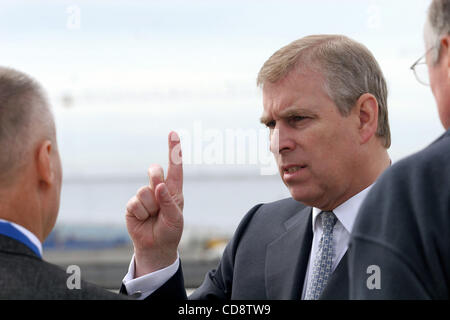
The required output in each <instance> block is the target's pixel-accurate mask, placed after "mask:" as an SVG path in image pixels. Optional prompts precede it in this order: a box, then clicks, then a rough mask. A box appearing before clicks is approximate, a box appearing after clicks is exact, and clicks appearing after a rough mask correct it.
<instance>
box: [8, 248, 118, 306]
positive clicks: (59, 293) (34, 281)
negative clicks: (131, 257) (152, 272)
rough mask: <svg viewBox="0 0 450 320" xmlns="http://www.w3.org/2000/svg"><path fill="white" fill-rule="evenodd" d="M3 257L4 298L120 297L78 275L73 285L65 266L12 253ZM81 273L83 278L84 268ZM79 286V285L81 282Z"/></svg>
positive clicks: (65, 298) (81, 298)
mask: <svg viewBox="0 0 450 320" xmlns="http://www.w3.org/2000/svg"><path fill="white" fill-rule="evenodd" d="M5 259H7V260H4V261H3V259H2V266H1V268H0V270H1V276H0V282H1V283H2V292H1V293H0V299H26V300H29V299H39V300H67V299H79V300H87V299H104V300H106V299H120V298H121V297H120V296H119V295H117V294H114V293H112V292H109V291H107V290H105V289H103V288H101V287H98V286H96V285H94V284H91V283H88V282H85V281H83V280H81V279H80V281H79V282H77V280H76V279H75V278H74V280H73V281H74V284H75V286H72V285H70V283H71V278H70V277H71V276H72V274H71V273H67V272H65V270H63V269H62V268H61V267H59V266H57V265H54V264H51V263H49V262H46V261H44V260H41V259H39V258H37V257H33V256H27V255H22V254H14V253H10V254H7V256H5ZM80 273H81V274H79V276H80V277H82V270H81V272H80ZM76 276H78V275H76ZM77 283H78V284H79V285H78V284H77Z"/></svg>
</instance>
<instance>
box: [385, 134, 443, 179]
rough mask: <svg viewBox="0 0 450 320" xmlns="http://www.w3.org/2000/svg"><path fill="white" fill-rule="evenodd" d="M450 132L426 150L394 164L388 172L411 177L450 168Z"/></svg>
mask: <svg viewBox="0 0 450 320" xmlns="http://www.w3.org/2000/svg"><path fill="white" fill-rule="evenodd" d="M449 160H450V130H449V131H447V132H445V133H444V134H443V135H442V136H440V137H439V138H438V139H437V140H435V141H434V142H433V143H431V144H430V145H429V146H427V147H426V148H424V149H422V150H420V151H418V152H416V153H414V154H412V155H410V156H408V157H406V158H404V159H402V160H400V161H398V162H397V163H394V164H393V165H392V167H391V168H390V169H389V170H387V173H388V174H390V175H399V176H405V177H411V178H413V177H414V176H411V173H413V172H415V173H418V172H422V171H424V170H425V171H427V172H428V173H438V175H439V172H442V171H443V170H449V168H450V162H449Z"/></svg>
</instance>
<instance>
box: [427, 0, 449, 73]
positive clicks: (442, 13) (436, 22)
mask: <svg viewBox="0 0 450 320" xmlns="http://www.w3.org/2000/svg"><path fill="white" fill-rule="evenodd" d="M424 33H425V44H426V46H427V48H428V49H432V54H433V55H432V59H433V60H432V62H433V64H436V63H438V62H439V52H440V49H441V45H440V38H441V37H442V36H445V35H449V34H450V0H433V2H432V3H431V4H430V7H429V8H428V17H427V21H426V23H425V30H424Z"/></svg>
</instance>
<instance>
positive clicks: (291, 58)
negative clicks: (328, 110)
mask: <svg viewBox="0 0 450 320" xmlns="http://www.w3.org/2000/svg"><path fill="white" fill-rule="evenodd" d="M293 69H295V70H296V71H298V72H302V69H303V70H305V69H306V70H313V71H318V72H320V73H321V74H322V75H323V76H324V78H325V79H324V84H323V85H324V89H325V92H326V93H327V94H328V96H329V97H330V98H331V99H332V100H333V101H334V102H335V104H336V106H337V107H338V109H339V112H340V113H341V114H342V115H343V116H347V115H349V114H350V111H351V110H352V108H353V107H354V105H355V103H356V101H357V100H358V98H359V97H360V96H361V95H363V94H364V93H370V94H372V95H374V96H375V98H376V99H377V102H378V127H377V132H376V135H377V136H378V137H380V138H381V139H382V140H383V145H384V147H385V148H389V147H390V145H391V133H390V128H389V121H388V109H387V95H388V90H387V85H386V81H385V79H384V76H383V73H382V71H381V68H380V66H379V65H378V63H377V61H376V60H375V58H374V57H373V55H372V54H371V53H370V51H369V50H368V49H367V48H366V47H365V46H364V45H362V44H360V43H358V42H356V41H354V40H352V39H350V38H348V37H346V36H343V35H311V36H307V37H304V38H301V39H299V40H296V41H293V42H292V43H290V44H288V45H287V46H285V47H283V48H281V49H280V50H278V51H277V52H275V53H274V54H273V55H272V56H271V57H270V58H269V59H268V60H267V61H266V62H265V63H264V65H263V66H262V68H261V70H260V71H259V74H258V78H257V85H258V86H260V87H263V86H264V83H265V82H267V81H268V82H270V83H275V82H277V81H279V80H281V79H282V78H284V77H286V76H287V75H288V74H289V73H290V72H291V71H292V70H293Z"/></svg>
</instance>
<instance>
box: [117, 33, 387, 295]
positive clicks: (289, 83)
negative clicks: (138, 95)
mask: <svg viewBox="0 0 450 320" xmlns="http://www.w3.org/2000/svg"><path fill="white" fill-rule="evenodd" d="M258 85H259V86H260V87H262V91H263V104H264V110H263V114H262V117H261V122H262V123H263V124H265V125H266V126H267V127H268V129H269V132H270V145H271V151H272V152H273V153H274V156H275V159H276V161H277V164H278V168H279V172H280V175H281V178H282V180H283V181H284V183H285V184H286V186H287V187H288V189H289V191H290V193H291V195H292V198H289V199H284V200H280V201H277V202H273V203H269V204H262V205H257V206H255V207H254V208H253V209H251V210H250V211H249V212H248V213H247V215H246V216H245V217H244V218H243V220H242V221H241V223H240V225H239V227H238V228H237V230H236V232H235V234H234V236H233V238H232V240H231V241H230V242H229V243H228V245H227V247H226V249H225V251H224V253H223V256H222V259H221V261H220V263H219V265H218V267H217V269H215V270H212V271H210V272H209V273H208V274H207V275H206V277H205V280H204V282H203V284H202V285H201V286H200V287H199V288H198V289H197V290H196V291H195V292H194V293H193V294H192V295H191V296H190V298H191V299H318V298H322V299H346V298H348V285H347V282H348V276H347V266H346V258H345V254H346V250H347V245H348V240H349V237H350V231H351V229H352V225H353V221H354V218H355V216H356V213H357V210H358V208H359V205H360V203H361V202H362V200H363V199H364V197H365V195H366V193H367V192H368V190H369V189H370V187H371V185H372V184H373V183H374V181H375V180H376V179H377V177H378V176H379V175H380V174H381V172H383V170H385V169H386V168H387V167H388V166H389V164H390V159H389V156H388V154H387V148H388V147H389V145H390V132H389V124H388V116H387V104H386V100H387V89H386V83H385V80H384V77H383V74H382V72H381V70H380V68H379V66H378V64H377V62H376V60H375V59H374V57H373V56H372V54H371V53H370V52H369V51H368V50H367V48H365V47H364V46H363V45H361V44H359V43H357V42H355V41H353V40H351V39H349V38H347V37H344V36H339V35H315V36H308V37H305V38H302V39H299V40H297V41H294V42H292V43H291V44H289V45H287V46H285V47H283V48H281V49H280V50H278V51H277V52H276V53H275V54H274V55H273V56H272V57H270V58H269V59H268V60H267V61H266V63H265V64H264V65H263V67H262V68H261V70H260V72H259V75H258ZM169 155H170V157H169V166H168V172H167V177H166V178H164V172H163V170H162V168H161V167H160V166H158V165H152V166H151V167H150V168H149V178H150V185H149V186H145V187H142V188H141V189H140V190H139V191H138V192H137V195H136V196H135V197H133V198H132V199H131V200H130V202H129V203H128V205H127V214H126V220H127V227H128V232H129V233H130V236H131V238H132V240H133V243H134V247H135V255H134V257H133V259H132V262H131V264H130V269H129V273H128V274H127V275H126V276H125V279H124V281H123V284H124V285H123V286H122V291H123V292H127V293H128V294H135V293H140V295H141V298H145V297H150V298H186V293H185V290H184V287H183V276H182V268H181V264H180V261H179V258H178V254H177V248H178V243H179V241H180V237H181V233H182V230H183V216H182V209H183V193H182V186H183V173H182V161H181V158H182V156H181V147H180V139H179V137H178V136H177V134H176V133H174V132H172V133H171V134H170V135H169ZM249 192H251V191H249ZM224 201H225V200H224Z"/></svg>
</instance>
